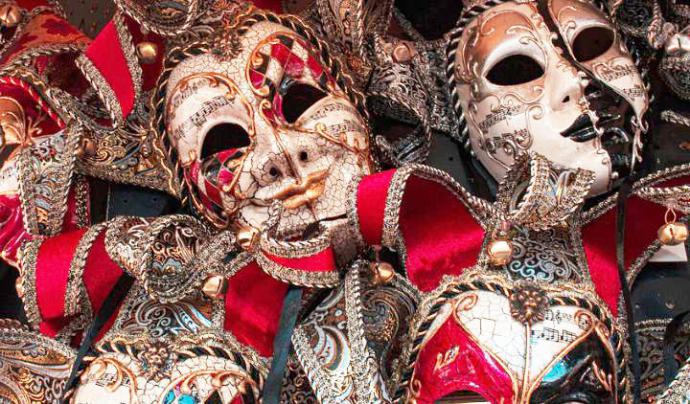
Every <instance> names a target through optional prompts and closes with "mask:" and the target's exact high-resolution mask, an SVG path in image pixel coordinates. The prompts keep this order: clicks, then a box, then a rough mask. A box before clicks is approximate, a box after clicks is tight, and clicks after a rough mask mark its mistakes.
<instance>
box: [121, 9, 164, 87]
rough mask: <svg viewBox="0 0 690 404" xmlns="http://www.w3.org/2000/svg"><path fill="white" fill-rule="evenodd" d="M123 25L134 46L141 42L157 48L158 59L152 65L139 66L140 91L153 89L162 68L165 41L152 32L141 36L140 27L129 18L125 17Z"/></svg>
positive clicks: (142, 64)
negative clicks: (140, 76) (140, 74)
mask: <svg viewBox="0 0 690 404" xmlns="http://www.w3.org/2000/svg"><path fill="white" fill-rule="evenodd" d="M125 24H126V25H127V28H128V29H129V32H130V34H131V35H132V41H133V42H134V44H135V46H136V44H138V43H141V42H151V43H153V44H155V45H156V46H157V47H158V58H157V59H156V61H155V62H154V63H148V64H145V63H141V64H140V65H141V73H142V80H141V86H142V89H143V90H144V91H148V90H151V89H152V88H153V87H155V85H156V82H157V81H158V76H159V75H160V73H161V70H162V68H163V56H164V55H165V41H163V38H162V37H161V36H160V35H156V34H154V33H153V32H149V33H146V34H143V33H142V32H141V27H140V26H139V24H137V23H136V21H134V20H132V19H131V18H129V17H125Z"/></svg>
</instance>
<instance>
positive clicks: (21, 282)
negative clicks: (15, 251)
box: [17, 237, 44, 329]
mask: <svg viewBox="0 0 690 404" xmlns="http://www.w3.org/2000/svg"><path fill="white" fill-rule="evenodd" d="M43 240H44V239H43V237H36V238H34V239H33V240H30V241H27V242H26V243H24V244H23V245H22V247H21V249H20V254H21V255H20V258H19V263H20V269H19V279H18V280H17V282H18V283H17V285H18V287H17V289H18V290H17V291H18V292H19V293H18V294H19V297H20V298H21V299H22V303H23V306H24V311H25V312H26V319H27V320H28V322H29V324H31V326H32V327H33V328H35V329H37V328H38V325H39V324H40V323H41V311H40V310H39V308H38V301H37V296H36V260H37V259H38V250H39V249H40V248H41V244H43Z"/></svg>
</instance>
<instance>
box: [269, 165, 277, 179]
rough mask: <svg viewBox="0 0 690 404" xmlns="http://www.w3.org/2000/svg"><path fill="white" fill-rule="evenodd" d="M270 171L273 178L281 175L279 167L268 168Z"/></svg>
mask: <svg viewBox="0 0 690 404" xmlns="http://www.w3.org/2000/svg"><path fill="white" fill-rule="evenodd" d="M268 173H269V174H270V175H271V177H273V178H278V177H280V170H279V169H277V168H276V167H271V169H270V170H268Z"/></svg>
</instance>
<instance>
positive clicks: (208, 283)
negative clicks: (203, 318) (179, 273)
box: [201, 275, 228, 299]
mask: <svg viewBox="0 0 690 404" xmlns="http://www.w3.org/2000/svg"><path fill="white" fill-rule="evenodd" d="M227 290H228V280H227V279H225V277H224V276H221V275H210V276H209V277H208V278H206V280H205V281H204V286H202V287H201V291H202V292H204V294H205V295H206V296H208V297H210V298H212V299H218V298H221V297H223V295H225V292H227Z"/></svg>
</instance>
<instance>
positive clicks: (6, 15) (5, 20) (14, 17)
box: [0, 4, 22, 28]
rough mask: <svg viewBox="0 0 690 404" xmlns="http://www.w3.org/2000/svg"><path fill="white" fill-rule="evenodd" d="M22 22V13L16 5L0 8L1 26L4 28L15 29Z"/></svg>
mask: <svg viewBox="0 0 690 404" xmlns="http://www.w3.org/2000/svg"><path fill="white" fill-rule="evenodd" d="M21 20H22V12H21V10H20V8H19V6H17V5H15V4H5V5H4V6H0V24H1V25H2V26H3V27H4V28H13V27H16V26H17V24H19V21H21Z"/></svg>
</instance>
